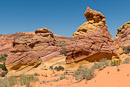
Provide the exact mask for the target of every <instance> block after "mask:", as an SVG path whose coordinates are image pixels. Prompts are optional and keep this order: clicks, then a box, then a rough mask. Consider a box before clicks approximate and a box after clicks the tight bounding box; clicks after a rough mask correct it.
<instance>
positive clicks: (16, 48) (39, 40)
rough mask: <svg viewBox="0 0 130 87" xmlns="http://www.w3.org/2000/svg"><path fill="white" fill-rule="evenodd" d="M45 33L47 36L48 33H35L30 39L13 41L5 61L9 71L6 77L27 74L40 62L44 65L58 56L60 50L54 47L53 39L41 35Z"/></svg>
mask: <svg viewBox="0 0 130 87" xmlns="http://www.w3.org/2000/svg"><path fill="white" fill-rule="evenodd" d="M44 30H45V29H44ZM46 30H47V29H46ZM36 31H37V30H36ZM48 31H49V32H51V31H50V30H48ZM35 33H36V32H35ZM38 33H40V34H38ZM46 33H47V34H48V32H37V33H36V34H34V36H33V37H30V38H27V37H21V38H15V39H14V41H13V47H12V48H11V49H10V53H9V55H8V58H7V60H6V67H7V69H8V71H9V73H8V74H7V76H19V75H21V74H24V73H27V72H28V71H30V70H32V69H33V68H36V67H38V66H39V65H40V64H41V63H42V62H43V63H44V62H46V61H48V60H51V59H52V58H54V57H58V56H59V55H60V50H61V48H60V47H57V46H55V42H56V41H55V38H54V37H50V36H46V37H45V36H43V35H41V34H46ZM49 35H50V34H49Z"/></svg>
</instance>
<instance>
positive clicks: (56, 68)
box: [54, 66, 64, 71]
mask: <svg viewBox="0 0 130 87" xmlns="http://www.w3.org/2000/svg"><path fill="white" fill-rule="evenodd" d="M54 70H56V71H61V70H62V71H63V70H64V67H62V66H56V67H55V68H54Z"/></svg>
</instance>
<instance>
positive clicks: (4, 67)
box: [0, 62, 7, 71]
mask: <svg viewBox="0 0 130 87" xmlns="http://www.w3.org/2000/svg"><path fill="white" fill-rule="evenodd" d="M0 68H1V69H2V70H4V71H7V68H6V66H5V62H4V63H3V64H0Z"/></svg>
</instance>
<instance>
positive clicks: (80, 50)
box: [67, 7, 116, 63]
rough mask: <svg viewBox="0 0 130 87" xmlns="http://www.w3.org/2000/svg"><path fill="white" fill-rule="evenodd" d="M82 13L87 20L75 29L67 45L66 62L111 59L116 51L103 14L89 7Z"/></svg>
mask: <svg viewBox="0 0 130 87" xmlns="http://www.w3.org/2000/svg"><path fill="white" fill-rule="evenodd" d="M84 15H85V17H86V19H87V20H88V21H87V22H85V23H84V24H82V25H81V26H80V27H79V28H78V29H77V31H76V32H75V33H74V34H73V40H72V41H71V42H70V43H69V44H70V45H69V46H67V63H71V62H74V61H81V60H87V61H96V60H100V59H102V58H109V59H111V58H112V56H114V55H116V53H115V48H114V46H113V38H112V36H111V35H110V33H109V31H108V30H107V25H106V22H105V17H104V15H103V14H101V13H100V12H98V11H95V10H92V9H90V8H89V7H87V10H86V11H85V13H84Z"/></svg>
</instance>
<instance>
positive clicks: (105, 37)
mask: <svg viewBox="0 0 130 87" xmlns="http://www.w3.org/2000/svg"><path fill="white" fill-rule="evenodd" d="M84 15H85V17H86V19H87V21H86V22H85V23H83V24H82V25H81V26H79V28H78V29H77V31H76V32H74V34H73V35H72V37H64V36H60V35H55V34H53V32H52V31H50V30H49V29H47V28H43V29H36V31H35V32H20V33H15V34H9V35H0V40H1V43H0V53H6V54H8V57H7V59H6V62H5V64H6V67H7V69H8V74H7V75H6V76H20V75H22V74H32V73H34V71H35V70H39V69H41V68H42V69H49V67H50V66H58V65H60V66H63V67H64V68H65V70H66V71H73V70H76V69H77V68H78V67H79V66H80V64H82V65H86V64H91V63H92V62H94V61H99V60H100V59H103V58H108V59H110V60H113V59H123V58H124V57H129V55H128V54H126V53H125V52H124V50H123V47H124V46H128V45H130V44H129V43H130V39H129V38H130V22H127V23H125V24H124V25H122V26H121V27H120V28H119V29H118V33H117V35H116V37H115V38H112V36H111V34H110V33H109V31H108V29H107V24H106V18H105V16H104V15H103V14H102V13H101V12H99V11H96V10H93V9H91V8H89V7H87V9H86V11H85V13H84Z"/></svg>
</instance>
